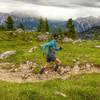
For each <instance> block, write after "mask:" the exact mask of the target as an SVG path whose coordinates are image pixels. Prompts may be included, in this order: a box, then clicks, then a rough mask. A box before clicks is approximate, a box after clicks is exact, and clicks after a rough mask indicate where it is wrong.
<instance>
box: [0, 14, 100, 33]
mask: <svg viewBox="0 0 100 100" xmlns="http://www.w3.org/2000/svg"><path fill="white" fill-rule="evenodd" d="M9 15H10V16H12V17H13V19H14V22H15V28H18V26H19V23H20V22H22V23H23V24H24V26H25V29H26V30H29V31H32V30H36V28H37V25H38V23H39V21H38V19H37V18H35V17H34V18H33V17H29V16H26V15H25V16H24V14H23V16H22V15H19V14H18V13H10V14H7V13H0V25H2V24H3V25H5V20H6V18H7V16H9ZM66 24H67V21H60V20H49V26H50V32H54V31H55V29H56V27H57V26H60V27H61V28H62V30H65V28H66ZM74 25H75V29H76V31H77V32H78V33H84V32H86V31H88V30H89V29H91V28H92V27H97V26H100V17H97V18H96V17H92V16H90V17H85V18H77V19H76V20H74Z"/></svg>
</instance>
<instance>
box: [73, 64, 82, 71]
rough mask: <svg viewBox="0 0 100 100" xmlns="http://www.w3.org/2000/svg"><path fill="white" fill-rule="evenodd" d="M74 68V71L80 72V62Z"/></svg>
mask: <svg viewBox="0 0 100 100" xmlns="http://www.w3.org/2000/svg"><path fill="white" fill-rule="evenodd" d="M72 70H73V71H72V72H73V73H78V72H79V71H80V67H79V65H78V64H76V65H74V67H73V69H72Z"/></svg>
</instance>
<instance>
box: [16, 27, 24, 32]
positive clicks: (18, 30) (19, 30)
mask: <svg viewBox="0 0 100 100" xmlns="http://www.w3.org/2000/svg"><path fill="white" fill-rule="evenodd" d="M23 32H24V30H23V29H21V28H18V29H17V30H16V31H15V33H23Z"/></svg>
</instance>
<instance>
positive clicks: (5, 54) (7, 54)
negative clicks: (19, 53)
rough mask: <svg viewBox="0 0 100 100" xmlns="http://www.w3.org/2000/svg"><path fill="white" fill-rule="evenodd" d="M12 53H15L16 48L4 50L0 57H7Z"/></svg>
mask: <svg viewBox="0 0 100 100" xmlns="http://www.w3.org/2000/svg"><path fill="white" fill-rule="evenodd" d="M14 54H16V50H12V51H6V52H4V53H2V54H0V59H5V58H8V57H10V56H11V55H14Z"/></svg>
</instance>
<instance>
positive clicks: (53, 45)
mask: <svg viewBox="0 0 100 100" xmlns="http://www.w3.org/2000/svg"><path fill="white" fill-rule="evenodd" d="M57 42H58V38H57V36H56V35H53V36H52V38H51V39H50V41H49V42H48V43H45V44H43V45H42V48H43V55H45V56H46V64H45V66H44V67H43V68H41V70H40V74H43V73H44V71H45V69H46V68H48V66H49V63H50V62H55V64H56V66H55V68H54V71H57V69H58V68H59V66H60V64H61V61H60V60H59V59H58V58H56V57H55V52H56V51H60V50H62V47H59V48H57ZM47 48H48V52H46V51H47Z"/></svg>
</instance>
